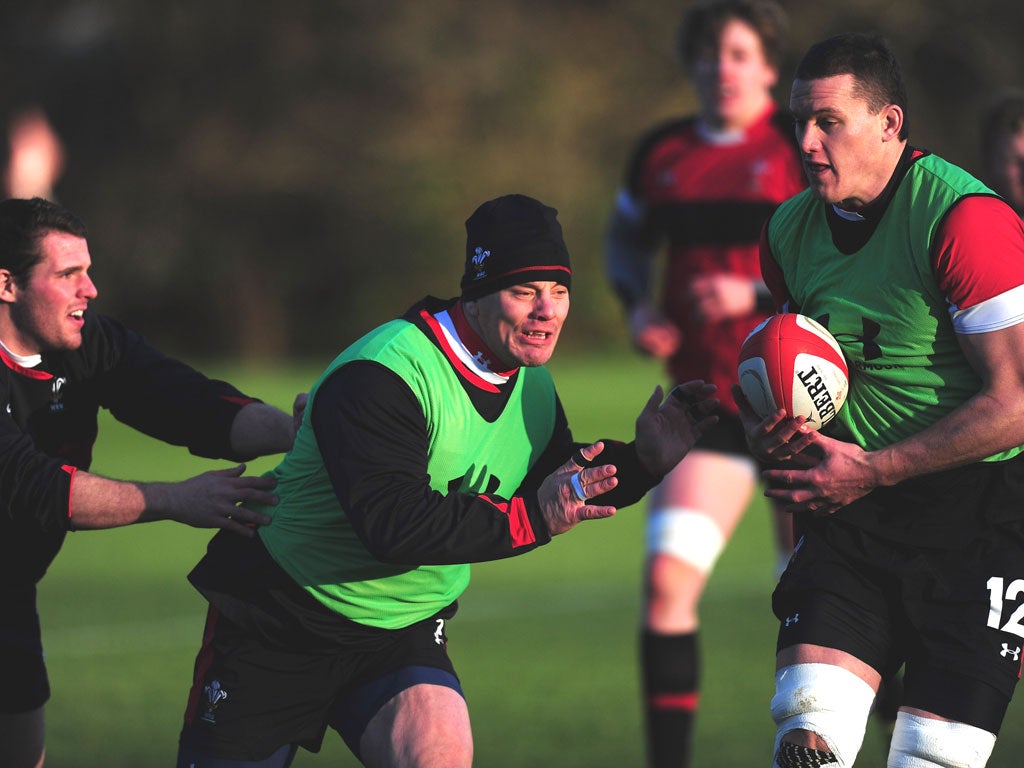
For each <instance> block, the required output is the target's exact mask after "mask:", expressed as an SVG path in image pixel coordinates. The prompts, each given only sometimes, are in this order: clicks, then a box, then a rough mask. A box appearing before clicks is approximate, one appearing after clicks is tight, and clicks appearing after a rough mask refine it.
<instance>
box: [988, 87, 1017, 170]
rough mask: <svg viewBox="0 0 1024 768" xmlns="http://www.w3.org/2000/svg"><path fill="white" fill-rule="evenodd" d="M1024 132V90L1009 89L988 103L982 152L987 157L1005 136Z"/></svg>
mask: <svg viewBox="0 0 1024 768" xmlns="http://www.w3.org/2000/svg"><path fill="white" fill-rule="evenodd" d="M1022 130H1024V90H1021V89H1019V88H1008V89H1006V90H1004V91H1001V92H999V93H997V94H996V95H995V96H994V97H992V99H991V100H990V101H989V102H988V105H987V106H986V107H985V110H984V112H983V113H982V116H981V151H982V154H983V155H985V156H986V157H987V156H988V153H989V152H990V151H991V150H992V147H993V146H995V143H996V140H997V139H998V138H999V137H1000V136H1001V135H1003V134H1010V135H1012V134H1016V133H1020V132H1021V131H1022Z"/></svg>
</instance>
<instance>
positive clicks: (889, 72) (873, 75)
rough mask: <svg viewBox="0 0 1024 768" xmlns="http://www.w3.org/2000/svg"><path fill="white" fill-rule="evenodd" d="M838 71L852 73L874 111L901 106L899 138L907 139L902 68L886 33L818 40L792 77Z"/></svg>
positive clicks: (818, 76)
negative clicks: (901, 124)
mask: <svg viewBox="0 0 1024 768" xmlns="http://www.w3.org/2000/svg"><path fill="white" fill-rule="evenodd" d="M836 75H853V77H854V80H856V82H857V85H856V90H855V93H856V95H857V96H859V97H861V98H863V99H864V100H865V101H867V103H868V108H869V109H870V110H871V111H872V112H873V113H875V112H880V111H881V110H882V109H884V108H885V107H887V106H888V105H889V104H895V105H896V106H898V107H899V108H900V109H902V110H903V130H901V131H900V138H901V139H903V140H904V141H905V140H906V139H907V138H908V137H909V136H910V129H909V127H908V121H907V101H908V100H907V86H906V84H905V83H904V81H903V70H902V69H901V67H900V63H899V61H898V60H897V59H896V54H895V53H893V51H892V48H890V47H889V43H888V42H887V41H886V39H885V38H884V37H882V36H881V35H876V34H868V33H863V32H850V33H848V34H844V35H836V36H835V37H830V38H828V39H827V40H822V41H821V42H819V43H815V44H814V45H812V46H811V47H810V48H809V49H808V50H807V53H805V54H804V56H803V58H802V59H800V63H799V64H797V65H796V72H795V73H794V75H793V79H795V80H820V79H822V78H825V77H835V76H836Z"/></svg>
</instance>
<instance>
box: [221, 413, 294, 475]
mask: <svg viewBox="0 0 1024 768" xmlns="http://www.w3.org/2000/svg"><path fill="white" fill-rule="evenodd" d="M294 440H295V425H294V421H293V418H292V416H290V415H289V414H287V413H285V412H284V411H282V410H279V409H278V408H275V407H273V406H271V405H266V404H265V403H249V404H248V405H246V406H245V407H244V408H242V409H241V410H240V411H239V412H238V414H237V415H236V416H235V418H234V421H232V422H231V448H232V450H233V451H234V452H235V454H236V455H237V456H238V458H239V459H241V460H243V461H247V460H249V459H253V458H255V457H257V456H269V455H270V454H274V453H285V452H287V451H288V450H289V449H291V447H292V442H293V441H294Z"/></svg>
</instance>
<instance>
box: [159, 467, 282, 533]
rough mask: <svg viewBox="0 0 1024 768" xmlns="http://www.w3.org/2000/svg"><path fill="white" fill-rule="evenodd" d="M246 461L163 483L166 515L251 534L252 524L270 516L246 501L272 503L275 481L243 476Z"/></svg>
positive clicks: (195, 524) (266, 520)
mask: <svg viewBox="0 0 1024 768" xmlns="http://www.w3.org/2000/svg"><path fill="white" fill-rule="evenodd" d="M243 472H245V465H244V464H238V465H237V466H234V467H229V468H228V469H217V470H212V471H210V472H204V473H203V474H201V475H196V476H195V477H190V478H189V479H188V480H182V481H181V482H177V483H169V484H166V485H164V486H163V491H164V493H166V494H167V495H166V498H164V499H163V500H162V503H163V504H164V505H166V510H167V515H166V516H167V519H169V520H176V521H177V522H179V523H185V524H186V525H191V526H193V527H195V528H224V529H226V530H229V531H233V532H235V533H238V534H241V535H242V536H252V535H253V528H252V526H254V525H267V524H268V523H269V522H270V517H269V516H267V515H264V514H262V513H260V512H255V511H253V510H251V509H246V508H245V506H244V505H245V504H253V505H274V504H277V502H278V498H277V495H276V494H274V493H271V491H273V490H274V486H275V485H276V484H277V481H276V480H274V479H273V478H272V477H260V476H257V475H249V476H243V474H242V473H243Z"/></svg>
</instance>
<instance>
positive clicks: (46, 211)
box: [0, 197, 89, 280]
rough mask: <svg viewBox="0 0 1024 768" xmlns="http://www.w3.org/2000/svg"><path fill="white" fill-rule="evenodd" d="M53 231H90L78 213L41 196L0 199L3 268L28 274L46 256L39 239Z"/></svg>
mask: <svg viewBox="0 0 1024 768" xmlns="http://www.w3.org/2000/svg"><path fill="white" fill-rule="evenodd" d="M53 231H57V232H66V233H67V234H69V235H75V236H76V237H82V238H85V237H88V235H89V232H88V230H87V229H86V227H85V224H84V223H83V222H82V220H81V219H80V218H78V217H77V216H76V215H75V214H73V213H72V212H71V211H69V210H68V209H67V208H64V207H63V206H60V205H58V204H57V203H53V202H51V201H49V200H44V199H43V198H41V197H33V198H31V199H29V200H24V199H20V198H9V199H7V200H4V201H2V202H0V269H6V270H8V271H9V272H10V273H11V274H12V275H13V276H14V279H15V280H18V279H20V278H22V277H24V276H25V275H27V274H28V273H29V271H30V270H31V269H32V267H34V266H35V265H36V264H38V263H39V262H40V261H41V260H42V253H41V252H40V250H39V241H40V240H42V238H43V236H44V235H46V234H47V233H48V232H53Z"/></svg>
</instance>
